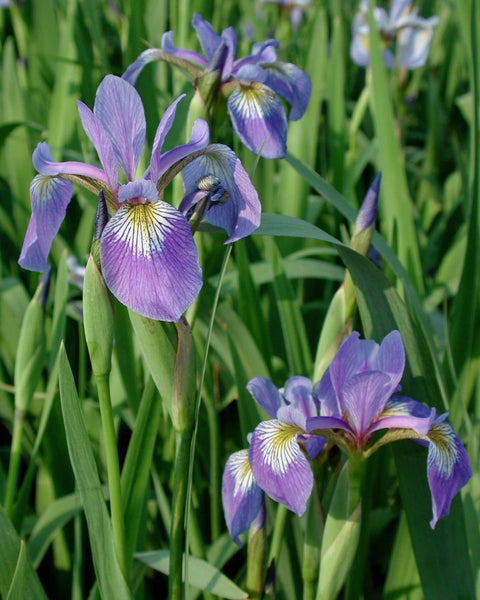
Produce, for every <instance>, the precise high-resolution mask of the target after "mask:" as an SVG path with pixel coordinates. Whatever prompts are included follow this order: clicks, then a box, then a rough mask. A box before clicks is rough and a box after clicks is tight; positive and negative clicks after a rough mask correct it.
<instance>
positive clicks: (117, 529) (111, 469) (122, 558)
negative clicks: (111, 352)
mask: <svg viewBox="0 0 480 600" xmlns="http://www.w3.org/2000/svg"><path fill="white" fill-rule="evenodd" d="M96 379H97V390H98V400H99V403H100V415H101V419H102V429H103V438H104V441H105V455H106V459H107V475H108V489H109V493H110V510H111V518H112V532H113V543H114V546H115V552H116V555H117V560H118V563H119V566H120V569H121V571H122V573H123V576H124V577H125V580H126V581H127V582H128V580H129V569H128V560H127V551H126V543H125V523H124V520H123V506H122V495H121V487H120V467H119V463H118V452H117V438H116V435H115V425H114V422H113V411H112V402H111V398H110V383H109V377H108V374H106V375H97V376H96Z"/></svg>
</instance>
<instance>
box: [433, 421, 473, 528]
mask: <svg viewBox="0 0 480 600" xmlns="http://www.w3.org/2000/svg"><path fill="white" fill-rule="evenodd" d="M428 437H429V438H430V444H429V446H428V457H427V476H428V485H429V486H430V491H431V494H432V511H433V518H432V520H431V521H430V526H431V527H432V529H434V528H435V525H436V524H437V521H438V519H440V518H441V517H443V516H445V515H447V514H448V512H449V510H450V504H451V502H452V499H453V497H454V496H455V495H456V494H457V492H458V491H459V490H460V488H462V487H463V486H464V485H465V484H466V483H467V481H468V480H469V479H470V477H471V476H472V469H471V467H470V463H469V460H468V456H467V453H466V451H465V448H464V447H463V445H462V443H461V442H460V440H459V438H458V437H457V436H456V434H455V432H454V431H453V429H452V428H451V427H450V425H449V424H448V423H440V422H437V423H434V424H433V425H432V427H431V428H430V431H429V433H428Z"/></svg>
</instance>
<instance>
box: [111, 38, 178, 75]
mask: <svg viewBox="0 0 480 600" xmlns="http://www.w3.org/2000/svg"><path fill="white" fill-rule="evenodd" d="M168 33H172V32H171V31H169V32H168ZM164 35H167V34H166V33H165V34H164ZM169 54H172V53H171V52H170V53H169ZM162 55H163V53H162V51H161V50H159V49H158V48H148V49H147V50H144V51H143V52H142V53H141V54H140V56H139V57H138V58H137V59H136V60H135V61H134V62H133V63H132V64H131V65H129V66H128V68H127V70H126V71H125V73H124V74H123V75H122V79H124V80H125V81H128V83H129V84H130V85H135V82H136V81H137V79H138V76H139V75H140V73H141V72H142V69H143V67H144V66H145V65H148V63H151V62H153V61H155V60H160V59H161V58H162Z"/></svg>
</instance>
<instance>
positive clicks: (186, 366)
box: [172, 317, 197, 433]
mask: <svg viewBox="0 0 480 600" xmlns="http://www.w3.org/2000/svg"><path fill="white" fill-rule="evenodd" d="M177 331H178V349H177V356H176V357H175V367H174V370H173V389H172V422H173V427H174V429H175V431H176V432H177V433H188V432H190V431H192V429H193V425H194V419H195V394H196V384H197V381H196V380H197V377H196V367H195V344H194V341H193V336H192V331H191V329H190V326H189V324H188V322H187V320H186V319H185V317H181V319H180V321H179V322H178V327H177Z"/></svg>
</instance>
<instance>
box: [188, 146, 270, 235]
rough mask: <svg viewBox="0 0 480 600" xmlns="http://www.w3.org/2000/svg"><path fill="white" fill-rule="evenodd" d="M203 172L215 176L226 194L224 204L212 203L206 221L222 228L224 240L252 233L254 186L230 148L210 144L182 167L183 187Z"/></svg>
mask: <svg viewBox="0 0 480 600" xmlns="http://www.w3.org/2000/svg"><path fill="white" fill-rule="evenodd" d="M202 175H214V176H215V177H217V178H218V179H219V180H220V184H221V186H222V187H223V188H224V189H225V190H227V191H228V193H229V197H228V199H227V201H226V202H225V204H221V205H215V204H212V206H211V207H210V208H209V209H208V210H207V211H206V213H205V215H204V218H205V220H206V221H208V222H209V223H211V224H212V225H215V226H217V227H221V228H222V229H225V231H226V232H227V233H228V234H229V238H228V240H227V241H226V243H230V242H235V241H236V240H239V239H240V238H242V237H245V236H247V235H249V234H250V233H252V231H254V230H255V229H256V228H257V227H258V226H259V225H260V217H261V205H260V201H259V199H258V194H257V191H256V189H255V188H254V187H253V185H252V182H251V181H250V178H249V176H248V174H247V172H246V171H245V169H244V168H243V165H242V163H241V161H240V160H239V159H238V158H237V156H236V154H235V153H234V152H233V150H231V149H230V148H228V147H227V146H224V145H223V144H210V146H209V147H208V148H207V150H206V152H205V153H204V154H202V155H201V156H199V157H198V158H196V159H195V160H193V161H192V162H191V163H190V164H188V165H187V166H186V167H184V169H183V186H184V188H185V189H186V190H189V189H192V188H194V187H195V182H196V181H197V180H198V178H199V177H201V176H202Z"/></svg>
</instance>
